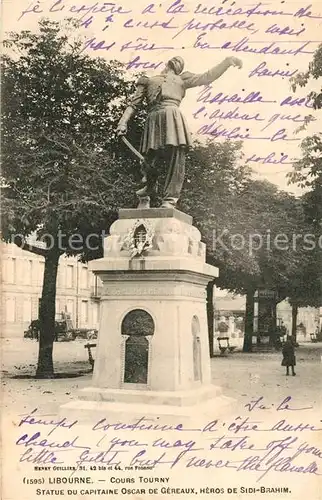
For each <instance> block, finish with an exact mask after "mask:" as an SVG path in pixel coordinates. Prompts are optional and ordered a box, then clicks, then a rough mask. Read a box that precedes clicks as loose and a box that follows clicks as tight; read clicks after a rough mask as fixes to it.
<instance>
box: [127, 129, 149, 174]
mask: <svg viewBox="0 0 322 500" xmlns="http://www.w3.org/2000/svg"><path fill="white" fill-rule="evenodd" d="M121 139H122V141H123V142H124V144H125V145H126V146H127V147H128V148H129V150H130V151H132V153H134V154H135V156H136V157H137V158H138V159H139V160H140V163H141V170H142V174H143V178H142V182H143V183H146V171H145V169H144V168H142V167H145V168H147V167H148V164H147V163H146V161H145V158H144V156H143V155H141V153H140V152H139V151H138V150H137V149H136V148H135V147H134V146H133V144H131V143H130V141H129V140H128V139H127V138H126V137H125V135H121Z"/></svg>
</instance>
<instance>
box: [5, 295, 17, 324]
mask: <svg viewBox="0 0 322 500" xmlns="http://www.w3.org/2000/svg"><path fill="white" fill-rule="evenodd" d="M6 321H7V323H14V322H15V321H16V298H15V297H7V298H6Z"/></svg>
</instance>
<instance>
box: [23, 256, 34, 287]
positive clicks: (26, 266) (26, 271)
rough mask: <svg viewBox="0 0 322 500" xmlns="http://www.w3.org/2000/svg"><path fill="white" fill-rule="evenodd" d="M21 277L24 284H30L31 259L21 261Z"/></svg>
mask: <svg viewBox="0 0 322 500" xmlns="http://www.w3.org/2000/svg"><path fill="white" fill-rule="evenodd" d="M21 267H22V279H23V284H24V285H31V283H32V281H31V280H32V260H29V259H28V260H23V261H21Z"/></svg>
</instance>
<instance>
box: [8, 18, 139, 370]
mask: <svg viewBox="0 0 322 500" xmlns="http://www.w3.org/2000/svg"><path fill="white" fill-rule="evenodd" d="M73 28H74V25H73V23H71V24H67V25H65V26H63V27H61V26H60V25H59V23H56V22H51V21H48V20H42V21H41V22H40V23H39V32H38V33H36V34H35V33H31V32H29V31H22V32H21V33H10V35H9V38H8V39H7V40H6V41H5V46H6V47H7V48H8V49H10V54H8V55H4V56H3V58H2V78H3V90H2V100H3V101H2V102H3V123H2V127H3V128H2V148H3V149H2V151H3V181H2V184H3V186H4V188H3V192H2V197H3V200H2V204H3V212H4V216H3V238H4V240H5V241H14V242H15V243H16V244H18V245H20V246H21V247H22V248H23V249H25V250H28V251H31V252H34V253H36V254H38V255H41V256H43V257H44V259H45V270H44V280H43V288H42V297H41V307H40V316H39V319H40V340H39V357H38V366H37V373H36V376H37V377H41V378H44V377H46V378H51V377H53V376H54V369H53V357H52V351H53V340H54V324H55V323H54V322H55V296H56V277H57V268H58V263H59V258H60V256H61V255H62V254H63V253H67V254H68V255H71V254H77V253H78V254H82V255H83V257H84V258H85V259H86V258H88V254H89V248H88V245H86V244H84V242H85V238H86V236H88V235H89V234H93V235H96V239H95V238H93V239H92V244H91V246H92V247H94V246H95V247H96V249H95V251H94V252H93V251H92V249H90V253H91V255H92V256H93V255H95V252H96V256H99V255H100V252H101V244H100V241H99V240H100V235H101V234H102V231H104V230H105V231H108V229H109V226H110V224H111V222H113V221H114V220H115V218H116V213H117V208H118V206H119V205H120V204H121V203H126V204H128V206H132V204H133V201H134V200H133V197H132V194H131V193H132V192H134V190H133V189H131V187H132V184H133V170H134V167H133V161H131V162H127V161H126V159H125V160H122V159H121V158H119V157H118V154H117V153H118V149H119V146H118V143H117V141H116V139H115V133H114V130H115V128H116V123H117V120H118V118H119V116H120V114H121V111H122V107H123V102H124V98H125V97H126V96H127V95H128V93H129V92H130V91H131V90H132V83H131V82H128V81H126V79H125V76H124V73H123V70H122V67H121V66H120V64H119V63H117V62H113V61H112V62H110V63H107V62H106V61H105V60H103V59H99V58H96V59H93V58H90V57H88V56H87V55H84V53H83V52H82V47H83V45H82V41H81V40H79V39H75V38H73V37H72V36H71V34H70V30H72V29H73ZM33 233H35V234H36V235H37V238H38V240H41V244H39V245H38V244H37V245H34V244H30V243H28V238H27V237H28V236H29V235H31V234H33ZM94 239H95V243H94Z"/></svg>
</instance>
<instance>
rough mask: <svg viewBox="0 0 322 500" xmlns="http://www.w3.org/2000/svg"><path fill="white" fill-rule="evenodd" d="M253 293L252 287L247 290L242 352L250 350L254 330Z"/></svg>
mask: <svg viewBox="0 0 322 500" xmlns="http://www.w3.org/2000/svg"><path fill="white" fill-rule="evenodd" d="M254 293H255V290H254V289H253V288H252V289H250V290H248V291H247V295H246V311H245V334H244V346H243V352H252V340H253V339H252V337H253V332H254Z"/></svg>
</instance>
